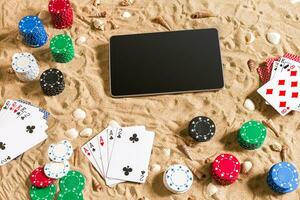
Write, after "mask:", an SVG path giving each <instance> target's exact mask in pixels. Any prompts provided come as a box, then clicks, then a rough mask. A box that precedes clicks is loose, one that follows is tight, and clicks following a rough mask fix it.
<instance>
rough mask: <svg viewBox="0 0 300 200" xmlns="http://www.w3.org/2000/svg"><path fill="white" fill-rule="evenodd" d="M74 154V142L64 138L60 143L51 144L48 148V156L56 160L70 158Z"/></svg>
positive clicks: (60, 160) (61, 160)
mask: <svg viewBox="0 0 300 200" xmlns="http://www.w3.org/2000/svg"><path fill="white" fill-rule="evenodd" d="M72 154H73V147H72V144H71V143H70V142H69V141H67V140H62V141H61V142H59V143H58V144H51V145H50V146H49V148H48V156H49V158H50V159H51V160H52V161H55V162H63V161H65V160H69V158H70V157H71V156H72Z"/></svg>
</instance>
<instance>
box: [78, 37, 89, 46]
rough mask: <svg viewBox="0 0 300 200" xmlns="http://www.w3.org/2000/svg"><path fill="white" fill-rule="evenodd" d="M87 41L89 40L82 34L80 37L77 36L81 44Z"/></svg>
mask: <svg viewBox="0 0 300 200" xmlns="http://www.w3.org/2000/svg"><path fill="white" fill-rule="evenodd" d="M86 41H87V39H86V37H85V36H80V37H79V38H77V40H76V44H77V45H81V44H84V43H85V42H86Z"/></svg>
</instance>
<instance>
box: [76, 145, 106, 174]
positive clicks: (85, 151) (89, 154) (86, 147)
mask: <svg viewBox="0 0 300 200" xmlns="http://www.w3.org/2000/svg"><path fill="white" fill-rule="evenodd" d="M81 151H82V152H83V154H84V155H85V156H86V157H87V158H88V160H89V161H90V162H91V163H92V165H93V166H94V167H95V169H96V170H97V171H98V172H99V173H100V175H101V176H102V178H104V175H103V172H102V168H100V167H99V166H98V164H97V162H96V160H95V158H94V157H93V154H92V151H91V150H90V148H89V144H88V143H86V144H85V145H83V146H82V147H81Z"/></svg>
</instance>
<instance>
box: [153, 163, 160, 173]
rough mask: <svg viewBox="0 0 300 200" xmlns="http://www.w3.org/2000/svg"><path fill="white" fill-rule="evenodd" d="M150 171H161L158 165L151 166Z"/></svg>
mask: <svg viewBox="0 0 300 200" xmlns="http://www.w3.org/2000/svg"><path fill="white" fill-rule="evenodd" d="M150 170H151V171H152V172H154V173H158V172H160V170H161V166H160V165H159V164H153V165H151V168H150Z"/></svg>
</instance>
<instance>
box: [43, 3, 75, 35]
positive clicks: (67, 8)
mask: <svg viewBox="0 0 300 200" xmlns="http://www.w3.org/2000/svg"><path fill="white" fill-rule="evenodd" d="M48 9H49V12H50V14H51V17H52V23H53V26H54V27H55V28H58V29H63V28H68V27H70V26H72V24H73V9H72V6H71V3H70V2H69V0H50V2H49V5H48Z"/></svg>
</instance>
